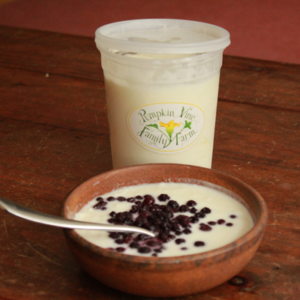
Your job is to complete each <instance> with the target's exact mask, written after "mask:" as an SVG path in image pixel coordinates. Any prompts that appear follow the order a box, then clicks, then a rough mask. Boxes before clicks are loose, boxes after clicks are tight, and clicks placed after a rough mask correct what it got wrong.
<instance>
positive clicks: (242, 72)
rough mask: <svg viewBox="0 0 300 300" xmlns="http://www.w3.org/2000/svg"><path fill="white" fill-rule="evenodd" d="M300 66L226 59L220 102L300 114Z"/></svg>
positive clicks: (222, 73) (222, 72)
mask: <svg viewBox="0 0 300 300" xmlns="http://www.w3.org/2000/svg"><path fill="white" fill-rule="evenodd" d="M299 82H300V66H299V65H292V64H284V63H276V62H270V61H263V60H254V59H247V58H239V57H230V56H225V57H224V64H223V67H222V71H221V82H220V93H219V96H220V100H221V101H232V102H234V103H248V104H252V105H257V106H265V107H266V108H277V109H280V110H297V111H299V110H300V102H299V98H300V85H299Z"/></svg>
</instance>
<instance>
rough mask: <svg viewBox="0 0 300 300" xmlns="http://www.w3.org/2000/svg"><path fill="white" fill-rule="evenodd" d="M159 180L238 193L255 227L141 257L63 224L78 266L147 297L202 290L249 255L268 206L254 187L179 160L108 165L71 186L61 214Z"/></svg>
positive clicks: (69, 214)
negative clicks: (218, 242)
mask: <svg viewBox="0 0 300 300" xmlns="http://www.w3.org/2000/svg"><path fill="white" fill-rule="evenodd" d="M159 182H180V183H190V184H198V185H204V186H208V187H211V188H213V189H217V190H220V191H221V192H224V193H226V194H228V195H229V196H232V197H236V196H235V195H237V196H238V197H240V198H242V199H243V204H244V205H245V206H246V208H247V209H248V211H249V212H250V214H251V215H252V217H253V220H254V227H253V228H252V229H251V230H250V231H249V232H248V233H246V234H245V235H244V236H242V237H240V238H239V239H237V240H235V241H234V242H232V243H230V244H227V245H225V246H223V247H220V248H218V249H215V250H211V251H207V252H203V253H198V254H193V255H185V256H176V257H143V256H133V255H126V254H122V253H118V252H114V251H111V250H108V249H104V248H101V247H98V246H96V245H94V244H92V243H90V242H88V241H87V240H85V239H84V238H82V237H81V236H80V235H79V234H77V233H76V231H75V230H68V229H65V230H64V232H65V236H66V241H67V244H68V246H69V248H70V251H71V252H72V253H73V255H74V257H75V258H76V260H77V261H78V262H79V264H80V265H81V267H82V268H83V269H84V270H85V271H86V272H87V273H89V274H90V275H91V276H92V277H94V278H96V279H97V280H99V281H100V282H101V283H103V284H105V285H107V286H110V287H112V288H115V289H117V290H120V291H123V292H126V293H129V294H135V295H140V296H148V297H176V296H186V295H190V294H195V293H199V292H203V291H206V290H209V289H211V288H213V287H216V286H218V285H220V284H222V283H224V282H226V281H227V280H229V279H230V278H232V277H233V276H235V275H236V274H237V273H239V272H240V271H241V270H242V269H243V268H244V267H245V266H246V265H247V264H248V263H249V261H250V260H251V259H252V257H253V256H254V254H255V252H256V251H257V248H258V246H259V244H260V242H261V239H262V236H263V233H264V230H265V227H266V225H267V207H266V204H265V201H264V199H263V198H262V197H261V196H260V194H259V193H258V192H256V191H255V190H254V189H253V188H251V187H250V186H249V185H247V184H245V183H244V182H242V181H240V180H239V179H237V178H234V177H232V176H229V175H226V174H224V173H221V172H218V171H215V170H211V169H206V168H201V167H196V166H189V165H180V164H148V165H138V166H133V167H127V168H123V169H117V170H112V171H109V172H106V173H103V174H100V175H98V176H95V177H93V178H91V179H89V180H87V181H86V182H84V183H82V184H81V185H80V186H78V187H77V188H75V189H74V190H73V191H72V192H71V194H70V195H69V196H68V197H67V199H66V201H65V203H64V206H63V211H62V214H63V216H64V217H65V218H67V219H72V218H74V215H75V214H76V213H77V212H78V211H79V210H80V209H81V208H82V207H83V206H84V205H86V204H87V203H88V202H90V201H91V200H92V199H94V198H95V197H96V196H99V195H102V194H105V193H108V192H110V191H112V190H114V189H118V188H122V187H126V186H131V185H138V184H145V183H159ZM237 200H238V199H237ZM238 201H240V200H238Z"/></svg>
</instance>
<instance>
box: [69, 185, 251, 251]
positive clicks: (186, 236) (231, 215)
mask: <svg viewBox="0 0 300 300" xmlns="http://www.w3.org/2000/svg"><path fill="white" fill-rule="evenodd" d="M161 194H167V195H168V196H170V199H169V200H166V201H159V200H158V199H157V198H158V197H159V195H161ZM138 195H140V196H144V195H151V196H153V197H154V198H155V204H159V205H167V206H168V202H169V201H170V200H175V201H176V202H177V203H178V204H179V206H181V205H186V203H187V202H188V201H189V200H194V201H195V202H196V205H194V206H189V209H193V208H195V209H196V210H197V212H196V214H197V213H199V212H200V211H201V210H203V208H208V210H207V209H206V211H208V213H205V214H203V213H201V215H202V216H203V215H204V217H201V218H199V220H198V221H197V222H195V223H189V227H187V228H185V227H182V226H181V225H180V226H179V228H180V230H177V234H178V232H181V234H180V235H177V234H176V233H175V232H172V231H170V234H171V235H172V236H173V237H172V238H171V239H170V241H168V242H166V243H162V244H161V246H154V247H151V246H149V247H148V246H147V241H149V240H147V239H146V240H144V241H143V242H140V243H141V245H140V247H148V248H150V252H149V253H139V252H138V251H139V250H137V249H136V248H131V246H130V245H131V243H132V242H134V241H133V240H130V241H129V242H128V243H125V242H124V240H123V243H121V244H117V243H116V242H115V239H113V238H111V237H109V233H107V232H105V231H96V230H76V231H77V232H78V233H79V234H80V235H81V236H82V237H84V238H85V239H86V240H87V241H89V242H91V243H93V244H95V245H98V246H100V247H103V248H110V249H114V250H116V251H119V250H118V249H120V248H123V249H122V250H121V251H120V252H122V253H125V254H129V255H145V256H159V257H169V256H181V255H188V254H195V253H200V252H205V251H209V250H212V249H216V248H219V247H222V246H224V245H226V244H229V243H231V242H233V241H235V240H236V239H238V238H239V237H241V236H243V235H244V234H246V233H247V232H248V231H249V230H250V229H251V228H252V227H253V224H254V223H253V219H252V217H251V215H250V213H249V212H248V210H247V208H246V207H245V206H244V205H243V204H241V203H240V202H239V201H237V200H236V199H234V198H232V197H231V196H228V195H226V194H224V193H222V192H220V191H217V190H214V189H212V188H209V187H205V186H200V185H196V184H186V183H156V184H142V185H137V186H130V187H125V188H121V189H118V190H115V191H112V192H110V193H108V194H105V195H102V196H101V197H102V198H103V199H104V201H105V202H106V203H107V204H106V205H104V206H101V207H106V209H105V210H101V209H95V208H94V206H95V205H96V204H97V203H99V201H97V200H96V198H95V199H93V200H92V201H91V202H89V203H88V204H87V205H86V206H84V207H83V208H82V209H81V210H80V211H79V212H78V213H77V214H76V215H75V218H74V219H75V220H80V221H88V222H96V223H104V224H108V223H109V222H108V220H109V219H111V216H110V215H109V214H110V213H111V212H112V211H114V212H116V213H118V212H124V211H129V210H130V209H131V208H132V206H133V205H136V204H135V203H131V202H128V201H118V200H114V201H107V198H108V197H115V198H117V197H120V196H122V197H125V198H126V199H128V198H131V197H136V196H138ZM99 196H100V195H99ZM131 201H132V200H131ZM135 201H143V200H138V199H136V200H135ZM195 209H193V210H195ZM179 210H180V209H179ZM209 211H210V212H209ZM178 215H185V216H188V217H192V216H195V212H193V213H192V212H190V211H188V212H180V211H178V212H174V213H173V217H171V219H174V218H176V217H177V216H178ZM137 216H138V213H134V214H133V219H136V218H137ZM200 224H202V225H200ZM203 224H204V225H203ZM203 227H204V228H205V229H210V230H208V231H205V230H201V229H200V228H202V229H203ZM185 229H189V230H190V231H191V233H188V231H189V230H187V232H186V230H185ZM184 232H186V233H184ZM132 236H133V237H136V236H137V234H135V235H132ZM178 239H182V240H183V241H182V240H181V241H178ZM116 240H117V239H116ZM121 240H122V238H121ZM156 241H157V239H156ZM197 242H198V243H197ZM195 243H196V244H195ZM197 245H198V246H197ZM155 249H156V250H157V249H159V250H158V252H155Z"/></svg>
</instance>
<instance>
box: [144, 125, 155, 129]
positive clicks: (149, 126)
mask: <svg viewBox="0 0 300 300" xmlns="http://www.w3.org/2000/svg"><path fill="white" fill-rule="evenodd" d="M146 126H147V127H154V128H156V129H158V126H157V124H149V125H146Z"/></svg>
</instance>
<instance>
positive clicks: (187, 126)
mask: <svg viewBox="0 0 300 300" xmlns="http://www.w3.org/2000/svg"><path fill="white" fill-rule="evenodd" d="M191 124H192V122H187V121H185V124H184V127H183V129H184V128H189V129H192V128H191Z"/></svg>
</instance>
